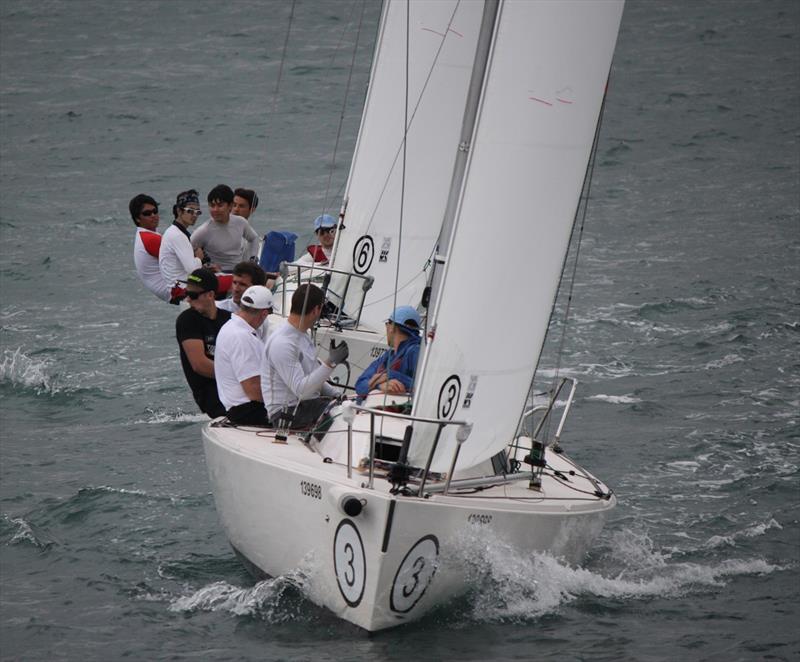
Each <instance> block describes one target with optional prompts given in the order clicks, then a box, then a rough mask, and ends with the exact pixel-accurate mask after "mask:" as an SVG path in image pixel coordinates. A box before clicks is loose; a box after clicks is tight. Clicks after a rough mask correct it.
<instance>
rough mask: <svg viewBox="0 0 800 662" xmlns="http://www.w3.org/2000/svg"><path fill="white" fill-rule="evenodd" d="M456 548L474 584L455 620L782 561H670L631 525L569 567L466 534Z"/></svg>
mask: <svg viewBox="0 0 800 662" xmlns="http://www.w3.org/2000/svg"><path fill="white" fill-rule="evenodd" d="M769 527H770V525H767V528H769ZM751 535H758V532H752V533H751ZM462 555H463V556H462V559H461V560H462V562H463V563H464V564H465V567H466V568H468V572H469V573H470V582H469V583H470V584H471V585H472V587H473V588H472V589H471V590H470V592H469V595H468V596H467V597H466V602H465V603H462V606H461V609H459V610H457V611H459V612H460V614H459V616H458V618H457V619H456V620H457V623H458V624H459V625H462V626H466V625H469V624H470V623H475V622H509V621H510V622H524V621H529V620H532V619H534V620H535V619H538V618H541V617H543V616H547V615H552V614H556V613H558V612H559V611H561V610H562V609H563V608H564V607H566V606H567V605H572V606H573V607H576V608H578V609H580V608H582V607H585V606H586V605H588V604H591V605H593V606H596V605H597V602H598V599H599V600H601V601H602V600H608V599H613V600H640V599H645V598H656V597H660V598H672V597H678V596H682V595H685V594H687V593H691V592H692V591H695V590H702V589H706V590H707V589H708V588H709V587H721V586H724V585H725V584H726V583H727V581H728V580H729V579H730V578H733V577H737V576H741V575H754V574H758V575H763V574H769V573H772V572H775V571H779V570H782V569H784V568H782V567H781V566H777V565H774V564H771V563H768V562H767V561H765V560H763V559H758V558H756V559H726V560H721V561H714V560H710V562H708V563H694V562H685V561H684V562H675V561H673V560H671V559H670V555H669V554H668V553H662V552H660V551H659V550H657V549H655V547H654V545H653V543H652V541H651V540H650V538H649V537H648V536H647V535H646V534H638V533H635V532H633V531H630V530H624V531H622V532H620V533H618V534H617V535H615V536H614V537H613V538H612V540H611V546H610V548H609V549H608V550H606V551H605V552H604V553H603V555H602V558H598V559H596V560H595V561H593V562H591V563H590V564H589V565H588V566H587V567H572V566H570V565H568V564H566V563H565V562H563V561H562V560H560V559H557V558H555V557H553V556H551V555H549V554H542V553H534V554H531V555H522V554H519V553H518V552H515V551H514V549H513V548H512V547H510V546H506V545H503V544H501V543H499V542H498V541H493V542H491V543H487V542H486V541H485V540H483V539H481V538H479V537H478V536H476V537H474V538H472V539H470V540H467V541H466V545H465V546H464V547H463V548H462ZM440 613H441V612H440ZM451 613H452V612H451ZM447 620H450V618H449V617H448V619H447Z"/></svg>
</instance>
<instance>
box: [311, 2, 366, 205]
mask: <svg viewBox="0 0 800 662" xmlns="http://www.w3.org/2000/svg"><path fill="white" fill-rule="evenodd" d="M355 5H356V3H353V6H352V7H351V9H350V17H352V15H353V11H354V9H355ZM366 5H367V2H366V0H362V3H361V15H360V16H359V18H358V28H357V29H356V40H355V44H354V45H353V54H352V56H351V58H350V69H349V71H348V73H347V83H346V84H345V88H344V99H343V100H342V108H341V111H340V112H339V126H338V127H337V128H336V140H335V142H334V145H333V157H332V158H331V165H330V168H329V170H328V183H327V185H326V186H325V197H324V198H323V200H322V212H321V213H323V214H324V213H325V212H326V211H327V209H328V206H329V196H330V191H331V181H332V180H333V171H334V170H335V168H336V155H337V153H338V151H339V141H340V140H341V135H342V126H343V125H344V117H345V111H346V109H347V100H348V99H349V98H350V85H351V83H352V80H353V69H354V68H355V62H356V54H357V53H358V46H359V40H360V39H361V30H362V27H363V25H364V10H365V8H366ZM349 25H350V18H348V21H347V26H346V27H345V30H342V35H341V37H340V38H339V43H338V44H337V45H336V50H335V51H334V53H333V57H332V58H331V64H330V67H331V68H332V67H333V63H334V62H335V60H336V54H337V53H338V52H339V47H340V46H341V44H342V40H343V39H344V34H345V31H346V29H347V27H349ZM339 190H341V187H340V189H339Z"/></svg>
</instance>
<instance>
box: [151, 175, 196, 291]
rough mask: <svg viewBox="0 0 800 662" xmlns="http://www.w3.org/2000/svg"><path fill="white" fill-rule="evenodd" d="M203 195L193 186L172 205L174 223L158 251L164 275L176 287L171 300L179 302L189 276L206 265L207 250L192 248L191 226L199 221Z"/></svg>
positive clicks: (166, 280)
mask: <svg viewBox="0 0 800 662" xmlns="http://www.w3.org/2000/svg"><path fill="white" fill-rule="evenodd" d="M201 213H202V212H201V211H200V198H199V197H198V195H197V191H195V190H194V189H189V190H188V191H183V192H182V193H178V196H177V199H176V201H175V204H174V205H173V207H172V215H173V216H174V217H175V220H174V221H173V222H172V225H170V226H169V227H168V228H167V230H166V232H164V237H163V238H162V240H161V250H160V251H159V254H158V268H159V270H160V271H161V277H162V278H163V279H164V281H165V282H166V283H167V284H168V285H169V286H170V287H171V288H172V298H171V300H170V303H178V302H179V301H180V300H181V299H182V298H183V296H184V293H183V288H182V287H181V285H180V284H181V283H184V282H186V279H187V277H188V275H189V274H190V273H191V272H192V271H193V270H194V269H199V268H200V267H202V266H203V263H202V258H203V251H202V250H200V249H196V248H192V243H191V238H190V237H191V235H190V234H189V228H190V227H191V226H193V225H194V224H195V222H196V221H197V219H198V218H199V216H200V214H201Z"/></svg>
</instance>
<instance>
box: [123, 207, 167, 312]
mask: <svg viewBox="0 0 800 662" xmlns="http://www.w3.org/2000/svg"><path fill="white" fill-rule="evenodd" d="M128 211H129V212H130V214H131V218H132V219H133V222H134V223H135V224H136V235H135V236H134V239H133V263H134V265H135V266H136V273H137V275H138V276H139V280H141V281H142V284H143V285H144V286H145V287H146V288H147V289H148V290H150V291H151V292H152V293H153V294H155V295H156V296H157V297H158V298H159V299H161V300H162V301H169V299H170V285H169V284H168V283H167V282H166V281H165V280H164V278H163V277H162V276H161V271H160V270H159V268H158V253H159V250H160V249H161V235H160V234H159V233H158V232H156V228H157V227H158V222H159V220H160V219H159V215H158V203H157V202H156V201H155V200H154V199H153V198H151V197H150V196H149V195H145V194H144V193H140V194H139V195H137V196H135V197H133V198H132V199H131V201H130V203H129V204H128Z"/></svg>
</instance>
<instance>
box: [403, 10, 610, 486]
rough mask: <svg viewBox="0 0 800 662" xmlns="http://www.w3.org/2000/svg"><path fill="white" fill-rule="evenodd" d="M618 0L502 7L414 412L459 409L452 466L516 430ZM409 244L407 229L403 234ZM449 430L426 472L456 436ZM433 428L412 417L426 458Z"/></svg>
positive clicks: (481, 456) (447, 453)
mask: <svg viewBox="0 0 800 662" xmlns="http://www.w3.org/2000/svg"><path fill="white" fill-rule="evenodd" d="M622 8H623V2H622V1H621V0H620V1H614V0H610V1H609V0H606V1H604V2H597V0H588V1H581V2H578V1H573V2H561V1H552V2H550V1H545V0H537V1H536V2H530V1H528V0H506V1H505V2H501V3H500V4H499V9H498V14H497V18H496V22H495V32H494V36H493V43H492V47H491V50H490V52H489V59H488V67H487V71H486V77H485V80H484V86H483V91H482V95H481V100H480V105H479V108H478V116H477V120H476V124H475V128H474V132H473V136H472V141H471V147H470V155H469V160H468V163H467V169H466V173H465V176H464V179H463V182H462V184H461V192H460V199H459V204H458V207H457V209H456V212H455V218H454V221H453V229H452V232H451V233H450V234H449V237H450V243H449V246H447V247H442V248H441V251H442V253H444V256H445V259H446V264H445V266H444V275H443V276H442V278H441V280H440V281H439V283H438V287H437V290H436V291H435V292H434V297H435V303H434V309H433V311H432V315H431V317H430V319H429V327H430V329H431V331H432V334H433V338H432V339H430V340H429V341H428V344H427V347H426V351H425V354H424V358H423V360H422V361H421V364H420V368H419V370H418V374H417V386H416V391H417V392H416V396H415V398H414V412H413V413H414V415H415V416H420V417H429V418H449V419H456V420H468V421H470V422H471V423H472V424H473V429H472V432H471V434H470V436H469V438H468V439H467V441H466V442H464V444H463V446H462V448H461V450H460V455H459V461H458V466H459V467H461V468H468V467H470V466H474V465H476V464H479V463H480V462H482V461H485V460H486V459H488V458H489V457H491V456H493V455H494V454H496V453H498V452H499V451H501V450H502V449H503V448H505V446H506V445H507V444H508V443H509V442H510V441H511V439H512V438H513V436H514V434H515V432H516V428H517V425H518V422H519V416H520V413H521V412H522V409H523V407H524V406H525V401H526V397H527V392H528V388H529V385H530V382H531V380H532V377H533V373H534V370H535V367H536V364H537V361H538V356H539V352H540V348H541V347H542V344H543V340H544V336H545V334H546V332H547V325H548V320H549V316H550V311H551V308H552V304H553V301H554V298H555V295H556V292H557V289H558V283H559V278H560V273H561V268H562V265H563V260H564V256H565V254H566V251H567V248H568V243H569V236H570V231H571V227H572V223H573V219H574V216H575V212H576V209H577V206H578V201H579V196H580V192H581V188H582V183H583V179H584V175H585V172H586V167H587V163H588V160H589V157H590V152H591V146H592V142H593V137H594V133H595V128H596V124H597V122H598V117H599V113H600V107H601V104H602V99H603V95H604V90H605V85H606V81H607V79H608V74H609V69H610V66H611V60H612V56H613V52H614V45H615V42H616V37H617V32H618V29H619V24H620V20H621V17H622ZM404 241H405V237H404ZM452 427H453V426H449V427H448V428H445V431H444V432H443V434H442V438H441V440H440V441H439V444H438V447H437V452H436V454H435V456H434V459H433V462H432V465H431V469H432V470H433V471H447V470H448V469H449V466H450V461H451V458H452V456H453V452H454V448H455V445H456V443H457V442H456V438H455V431H454V430H453V429H452ZM433 435H434V430H433V429H432V426H430V425H419V424H418V425H415V430H414V436H413V437H412V441H411V446H410V449H409V461H410V462H411V463H412V464H417V465H424V463H425V461H426V459H427V457H428V454H429V452H430V448H431V444H432V441H433Z"/></svg>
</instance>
